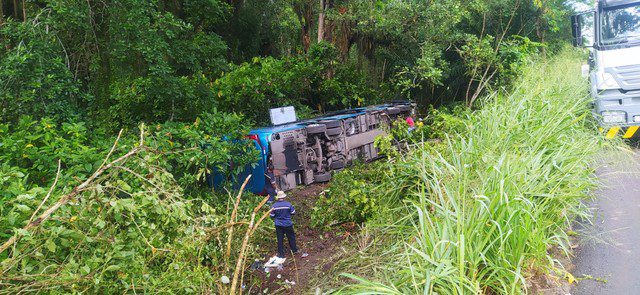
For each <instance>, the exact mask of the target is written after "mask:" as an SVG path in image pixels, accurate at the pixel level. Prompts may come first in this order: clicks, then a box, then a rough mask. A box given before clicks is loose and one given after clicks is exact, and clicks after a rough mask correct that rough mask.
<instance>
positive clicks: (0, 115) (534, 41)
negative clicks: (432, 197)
mask: <svg viewBox="0 0 640 295" xmlns="http://www.w3.org/2000/svg"><path fill="white" fill-rule="evenodd" d="M563 2H564V1H560V0H553V1H537V0H536V1H521V0H472V1H466V0H440V1H410V0H319V1H311V0H272V1H259V0H233V1H231V0H229V1H223V0H207V1H200V0H181V1H146V0H124V1H109V0H107V1H94V0H89V1H73V0H46V1H40V0H28V1H27V0H23V1H19V0H0V242H2V243H3V246H2V248H0V250H1V251H0V261H1V262H0V293H17V292H20V291H48V292H53V293H66V292H83V291H86V292H91V293H124V292H150V293H186V292H202V293H207V292H209V291H213V292H217V293H225V292H228V291H229V290H230V289H234V288H235V290H238V289H239V288H240V287H239V282H241V281H242V279H243V277H244V272H241V273H238V272H237V270H239V269H244V268H243V267H242V266H243V265H244V264H245V262H246V257H247V255H250V253H253V252H252V251H255V250H256V249H255V247H257V246H255V245H256V244H255V243H253V242H254V240H255V238H250V237H251V236H252V235H253V234H254V233H255V231H256V230H257V231H260V230H266V229H260V228H258V229H255V228H248V226H247V225H248V224H249V223H250V222H249V220H250V219H251V218H255V221H256V222H257V221H258V220H259V218H260V217H261V215H262V212H263V211H259V210H260V209H259V208H260V200H259V198H258V197H244V198H241V201H239V202H236V199H235V193H236V192H233V193H229V194H227V193H220V191H224V190H219V191H217V192H214V191H212V190H211V189H210V188H209V187H208V186H206V185H205V184H204V178H205V176H206V174H207V173H208V172H210V171H211V170H210V169H212V168H216V169H218V170H220V171H225V172H226V173H228V175H229V176H230V177H233V176H234V175H235V174H237V172H239V171H238V170H239V169H242V167H243V164H246V163H249V162H251V161H253V160H254V159H255V157H256V156H257V155H256V152H255V151H254V152H252V151H251V148H250V145H248V144H247V143H246V141H245V140H244V139H243V137H244V135H245V134H246V133H247V131H248V130H249V129H250V128H251V127H252V126H255V125H257V124H266V123H267V118H268V117H267V116H266V115H267V110H268V108H270V107H274V106H282V105H294V106H296V108H297V110H298V114H299V115H300V116H302V117H307V116H311V115H313V114H316V113H322V112H325V111H330V110H336V109H342V108H348V107H355V106H360V105H369V104H373V103H377V102H381V101H385V100H390V99H406V98H408V99H412V100H414V101H417V102H418V103H419V106H420V108H421V109H423V110H429V109H431V111H430V112H431V114H434V115H433V116H432V117H430V118H428V119H427V121H425V123H426V124H425V125H423V126H421V127H420V128H419V130H418V131H416V132H414V133H413V136H405V135H404V134H402V133H396V134H395V137H391V138H381V139H380V140H379V142H378V144H380V146H381V147H383V148H384V149H385V150H387V152H388V154H389V156H390V161H392V162H393V161H400V162H402V163H405V164H402V165H405V166H402V167H405V168H406V169H404V170H403V169H400V168H399V167H401V166H386V164H380V165H381V167H385V168H376V169H397V170H398V171H405V172H406V171H410V170H411V169H414V168H415V167H416V166H411V165H417V164H415V163H417V162H416V161H412V160H411V159H414V160H416V159H418V158H415V157H418V155H419V154H420V153H427V152H429V153H432V152H433V150H432V149H431V148H429V149H426V148H425V149H419V150H418V151H414V152H411V153H410V154H408V155H407V156H406V157H400V154H399V153H398V152H397V151H394V150H393V148H392V147H391V144H390V143H391V142H392V141H398V140H399V141H402V142H405V143H412V142H413V143H415V142H416V141H421V140H423V139H426V138H441V139H447V138H450V139H451V138H453V137H447V135H446V134H448V133H450V132H451V131H452V129H451V128H449V127H450V126H458V127H462V126H465V127H466V125H465V124H470V123H465V122H467V119H468V118H463V119H462V120H461V119H459V116H460V115H461V114H466V113H468V112H469V109H467V107H474V106H475V107H479V106H480V104H478V102H477V99H478V98H479V97H482V96H483V95H486V94H488V93H492V91H493V90H496V89H502V88H504V87H509V86H510V85H511V84H512V83H513V81H515V80H516V79H517V77H518V76H519V75H520V73H521V72H522V71H523V70H524V69H525V66H526V65H527V62H528V61H529V60H530V58H531V57H532V56H535V55H537V54H542V55H549V54H552V53H554V52H556V51H557V50H558V49H559V48H560V47H561V46H562V44H563V43H564V40H565V36H566V34H568V32H569V29H568V25H567V14H568V11H569V8H567V7H565V6H564V4H563ZM494 101H496V103H493V104H491V103H490V104H489V106H492V105H494V104H495V105H497V101H498V100H494ZM508 101H509V100H508V99H507V100H506V101H505V103H507V106H505V107H504V109H503V110H506V111H508V112H511V111H512V110H511V109H509V107H514V105H513V103H512V102H508ZM567 103H568V102H567ZM448 104H453V105H456V106H455V107H452V108H451V109H452V110H453V111H452V112H453V115H451V114H449V113H448V112H443V111H439V110H433V109H432V106H433V105H436V106H438V105H448ZM556 106H557V105H556ZM485 109H487V107H486V106H485ZM515 109H517V108H515V107H514V110H515ZM569 110H570V109H569V108H567V111H569ZM575 111H576V112H578V113H579V112H581V111H582V109H579V110H575ZM523 112H524V111H523ZM482 113H487V115H485V116H488V113H489V111H481V113H480V114H482ZM523 115H524V114H523ZM474 116H475V114H474ZM545 116H548V114H545ZM474 120H475V119H474ZM477 120H478V122H482V121H480V120H484V119H477ZM505 120H506V118H505ZM540 120H542V118H541V119H540ZM579 122H582V121H579ZM473 124H476V123H473ZM489 127H491V126H486V128H489ZM494 127H495V126H494ZM483 128H485V127H483ZM496 128H497V127H496ZM453 129H456V128H453ZM456 130H457V129H456ZM488 130H490V129H488ZM520 131H521V132H523V133H524V131H523V130H520ZM465 132H466V131H465ZM495 132H498V133H496V134H495V135H493V136H500V134H501V133H499V132H502V131H501V130H495ZM418 135H419V136H418ZM449 136H451V135H449ZM461 136H462V135H461ZM473 136H476V135H473ZM461 139H465V141H462V142H461V143H458V141H459V140H458V139H455V140H453V139H452V140H447V141H446V142H449V144H451V145H452V146H451V148H450V151H455V150H456V149H459V148H460V149H461V148H463V147H461V146H460V147H459V146H458V145H459V144H463V143H468V141H466V139H467V138H466V137H461ZM478 140H490V141H491V143H493V144H495V143H496V139H495V138H494V137H490V135H486V138H477V139H474V141H472V142H473V144H481V143H479V142H478ZM513 140H515V139H513ZM545 144H546V142H545ZM549 144H550V147H557V146H555V145H554V144H556V142H554V141H551V142H549ZM404 146H406V145H404ZM506 146H508V145H506ZM563 147H564V146H563ZM465 148H466V147H465ZM469 148H476V147H473V146H471V147H469ZM487 148H488V147H487ZM495 148H496V150H495V151H492V152H495V153H497V152H498V151H502V149H499V148H504V147H495ZM522 148H525V146H523V147H520V146H518V149H522ZM438 152H439V153H442V155H443V157H445V159H446V156H451V155H452V154H451V152H449V153H446V149H445V150H442V149H440V150H438ZM516 154H517V153H516ZM429 155H430V154H429ZM494 155H497V154H494ZM527 155H528V154H527ZM425 156H426V154H425ZM398 157H400V158H398ZM412 157H414V158H412ZM398 159H401V160H398ZM230 163H233V165H229V164H230ZM425 165H426V164H425ZM541 165H542V164H541ZM389 167H391V168H389ZM425 167H428V166H425ZM446 167H449V165H447V166H446ZM452 167H453V166H452ZM544 167H545V168H548V167H547V166H544ZM425 169H426V168H425ZM390 171H392V170H390ZM445 172H446V171H444V170H443V171H439V172H438V173H445ZM449 172H451V173H453V172H455V171H449ZM347 173H349V172H345V174H343V175H341V176H338V177H336V178H337V179H336V180H337V182H336V183H340V184H344V185H350V184H349V183H350V182H351V181H354V180H359V181H360V183H359V186H356V185H355V184H354V185H353V188H352V189H350V190H349V192H351V195H349V196H348V197H344V196H341V195H340V194H337V193H336V194H333V196H335V197H344V198H345V200H346V201H348V202H350V203H349V204H350V205H351V204H353V206H357V207H358V208H360V209H362V210H361V211H358V212H357V214H354V212H345V211H339V210H336V211H333V213H334V215H326V216H323V217H322V219H319V218H316V219H315V222H316V223H317V224H318V225H319V226H327V225H329V223H331V222H340V221H358V222H361V221H366V220H375V219H376V218H377V216H378V215H377V214H376V212H377V211H378V210H380V209H381V208H383V207H384V206H388V205H389V204H387V203H380V201H379V200H380V198H378V197H374V196H380V195H384V191H385V190H386V189H387V188H386V187H385V186H384V185H381V186H376V187H371V186H367V185H365V184H366V183H367V182H369V179H368V177H371V178H373V177H374V176H372V174H367V173H364V174H357V175H356V173H352V174H351V175H349V174H347ZM447 173H448V172H447ZM400 176H403V177H404V176H406V179H404V180H401V179H400V178H393V179H389V181H394V182H395V183H397V182H399V181H402V183H398V185H400V187H407V188H406V189H405V190H402V191H403V192H405V195H412V193H416V192H417V191H419V189H423V188H420V187H419V186H418V183H417V182H415V183H414V182H413V181H415V180H416V177H444V179H449V178H454V177H456V175H455V174H446V175H444V174H443V175H441V174H433V175H430V176H427V174H426V173H422V174H416V173H414V174H412V175H403V174H402V173H400V174H398V177H400ZM552 176H553V175H552ZM429 179H431V178H429ZM427 184H428V182H427V183H424V184H422V185H427ZM416 186H418V187H416ZM472 188H473V187H470V189H472ZM424 189H425V190H428V189H429V188H428V187H424ZM336 191H337V190H336ZM368 195H371V197H365V198H363V196H368ZM425 198H426V197H425ZM425 198H423V197H419V196H413V195H412V200H413V201H420V200H422V201H425V202H426V200H427V199H425ZM382 199H384V198H382ZM393 199H395V200H396V201H395V202H396V203H394V204H396V205H398V204H401V202H400V200H403V199H405V196H400V195H396V196H395V197H393ZM320 205H321V206H329V205H330V203H329V202H327V203H322V201H321V203H320ZM254 208H257V209H255V210H254ZM410 208H413V207H410ZM443 208H445V207H443ZM423 209H424V208H423ZM398 210H407V209H406V208H404V209H398ZM408 212H411V210H408ZM409 216H410V217H407V218H405V219H402V221H403V222H410V221H412V220H413V221H416V220H417V219H415V218H413V217H414V216H416V215H415V212H411V214H409ZM407 224H408V223H407ZM407 224H404V225H405V226H406V225H407ZM235 228H238V229H235ZM234 229H235V230H234ZM234 231H235V234H233V232H234ZM245 237H247V238H246V239H245ZM248 241H251V242H248ZM447 249H451V248H447ZM247 253H249V254H247ZM452 253H453V252H452ZM245 254H247V255H245ZM454 254H455V253H454ZM454 254H452V255H454ZM537 255H538V256H535V257H536V258H539V257H540V255H541V254H540V253H537ZM407 257H409V256H407ZM414 258H415V257H414ZM414 258H410V259H414ZM499 262H500V263H502V260H500V261H499ZM508 262H509V263H512V262H513V261H511V260H508ZM473 263H477V261H473ZM496 263H498V262H496ZM476 266H477V265H476ZM465 270H468V271H471V270H472V267H471V266H465V267H462V268H458V273H457V274H458V275H459V277H460V278H461V279H460V280H459V282H460V284H461V285H460V286H461V288H463V289H465V288H466V289H469V288H468V287H469V286H471V285H472V284H475V283H478V284H482V286H483V288H484V286H488V285H489V284H485V283H484V282H485V281H482V280H481V279H479V278H475V277H474V279H473V280H471V281H470V280H467V279H468V278H469V277H467V276H465V275H466V274H468V272H465ZM399 275H406V272H401V273H399ZM221 278H222V279H221ZM406 279H407V277H406V276H405V277H401V276H398V277H394V278H393V280H389V281H387V282H388V285H389V286H395V285H396V284H397V285H398V286H397V287H398V288H405V287H406V286H401V285H402V284H406V283H407V282H408V281H407V280H406ZM227 280H229V281H230V282H229V283H226V282H227ZM499 281H500V280H499ZM503 281H508V282H512V281H509V280H508V278H507V279H501V281H500V282H503ZM400 282H402V283H400ZM439 284H440V283H439ZM434 286H435V285H434ZM438 286H440V285H438ZM494 287H495V286H494V285H491V286H490V288H492V289H495V290H504V289H501V288H497V287H495V288H494ZM407 290H408V289H407Z"/></svg>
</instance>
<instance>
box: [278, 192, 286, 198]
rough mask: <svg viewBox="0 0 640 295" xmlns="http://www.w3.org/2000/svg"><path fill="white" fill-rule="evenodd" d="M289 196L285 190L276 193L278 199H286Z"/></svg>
mask: <svg viewBox="0 0 640 295" xmlns="http://www.w3.org/2000/svg"><path fill="white" fill-rule="evenodd" d="M286 197H287V194H285V193H284V192H283V191H278V194H276V199H284V198H286Z"/></svg>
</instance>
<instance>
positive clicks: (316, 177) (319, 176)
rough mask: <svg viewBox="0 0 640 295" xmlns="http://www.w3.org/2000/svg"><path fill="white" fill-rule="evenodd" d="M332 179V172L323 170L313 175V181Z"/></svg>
mask: <svg viewBox="0 0 640 295" xmlns="http://www.w3.org/2000/svg"><path fill="white" fill-rule="evenodd" d="M329 180H331V172H323V173H318V174H314V175H313V182H327V181H329Z"/></svg>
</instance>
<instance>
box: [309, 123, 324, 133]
mask: <svg viewBox="0 0 640 295" xmlns="http://www.w3.org/2000/svg"><path fill="white" fill-rule="evenodd" d="M325 131H327V126H325V125H324V124H311V125H308V126H307V135H312V134H318V133H324V132H325Z"/></svg>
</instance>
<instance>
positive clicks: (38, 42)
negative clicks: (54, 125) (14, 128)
mask: <svg viewBox="0 0 640 295" xmlns="http://www.w3.org/2000/svg"><path fill="white" fill-rule="evenodd" d="M46 26H47V24H44V23H36V24H31V23H21V22H14V21H9V22H8V23H5V24H3V25H2V26H0V36H2V37H0V48H1V49H0V122H16V121H17V120H18V119H19V117H20V115H21V114H32V115H36V114H37V115H39V116H42V115H44V116H50V117H55V118H58V119H66V118H73V117H76V116H78V104H79V103H81V102H82V101H83V100H84V99H85V98H86V95H84V94H83V93H82V92H81V91H80V88H79V87H80V83H78V81H76V80H75V79H74V77H73V75H72V74H71V72H70V71H69V69H68V68H67V65H66V61H65V60H64V58H63V56H61V55H59V54H58V53H59V52H60V51H61V49H62V48H61V46H60V44H59V43H58V41H57V40H56V38H52V36H49V35H48V34H47V28H46ZM2 49H6V50H2Z"/></svg>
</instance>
